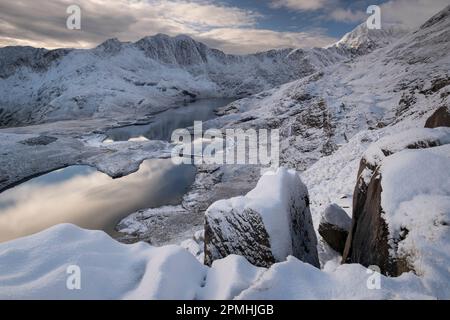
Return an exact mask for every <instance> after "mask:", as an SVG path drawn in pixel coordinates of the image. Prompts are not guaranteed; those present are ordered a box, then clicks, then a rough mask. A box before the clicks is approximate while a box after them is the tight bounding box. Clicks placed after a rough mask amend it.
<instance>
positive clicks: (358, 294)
mask: <svg viewBox="0 0 450 320" xmlns="http://www.w3.org/2000/svg"><path fill="white" fill-rule="evenodd" d="M370 276H371V274H368V272H367V269H366V268H364V267H362V266H361V265H356V264H353V265H342V266H339V267H338V268H337V269H336V270H334V271H328V272H324V271H320V270H318V269H316V268H314V267H313V266H311V265H309V264H306V263H303V262H301V261H299V260H297V259H296V258H294V257H290V258H289V259H288V260H287V261H286V262H281V263H278V264H276V265H274V266H273V267H272V268H270V269H269V270H268V271H266V272H265V273H264V274H263V275H262V277H261V278H260V279H259V280H258V281H256V282H255V283H253V285H252V286H251V287H249V288H248V289H246V290H244V291H243V292H242V293H241V294H240V295H239V296H238V297H237V299H243V300H267V299H271V300H284V299H292V300H311V299H323V300H336V299H346V300H347V299H358V300H368V299H371V300H375V299H433V298H435V297H433V296H430V295H428V294H427V290H426V288H425V287H424V285H423V284H422V283H421V282H420V280H419V279H418V277H417V276H415V275H413V274H410V273H409V274H404V275H402V276H401V277H399V278H395V279H393V278H390V279H389V278H386V277H384V276H381V275H380V277H381V283H380V284H381V289H380V290H377V289H369V288H370V287H368V286H367V281H368V280H369V277H370Z"/></svg>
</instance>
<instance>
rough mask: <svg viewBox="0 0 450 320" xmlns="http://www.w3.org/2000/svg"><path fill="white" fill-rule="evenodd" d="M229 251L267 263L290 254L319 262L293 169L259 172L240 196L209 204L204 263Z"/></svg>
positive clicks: (305, 204) (301, 189)
mask: <svg viewBox="0 0 450 320" xmlns="http://www.w3.org/2000/svg"><path fill="white" fill-rule="evenodd" d="M230 254H237V255H242V256H244V257H245V258H246V259H247V260H248V261H250V262H251V263H252V264H254V265H256V266H261V267H268V266H270V265H272V264H273V263H275V262H279V261H284V260H285V259H286V258H287V257H288V256H289V255H293V256H295V257H296V258H298V259H300V260H302V261H304V262H307V263H310V264H312V265H314V266H316V267H319V259H318V253H317V238H316V235H315V232H314V228H313V224H312V218H311V213H310V211H309V197H308V191H307V189H306V187H305V185H304V184H303V183H302V181H301V180H300V177H299V176H298V174H297V173H296V172H295V171H292V170H286V169H279V170H278V171H277V172H276V173H269V174H266V175H264V176H262V177H261V179H260V180H259V182H258V185H257V186H256V188H255V189H253V190H252V191H250V192H249V193H248V194H247V195H246V196H244V197H236V198H232V199H229V200H221V201H218V202H216V203H214V204H213V205H211V206H210V207H209V208H208V210H207V212H206V221H205V264H206V265H211V264H212V263H213V261H214V260H217V259H221V258H224V257H226V256H228V255H230Z"/></svg>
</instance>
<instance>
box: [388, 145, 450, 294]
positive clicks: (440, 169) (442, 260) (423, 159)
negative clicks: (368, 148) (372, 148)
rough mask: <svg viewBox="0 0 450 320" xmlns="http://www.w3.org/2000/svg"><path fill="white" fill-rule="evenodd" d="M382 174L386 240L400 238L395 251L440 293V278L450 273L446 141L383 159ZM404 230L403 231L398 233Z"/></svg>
mask: <svg viewBox="0 0 450 320" xmlns="http://www.w3.org/2000/svg"><path fill="white" fill-rule="evenodd" d="M381 176H382V179H381V184H382V189H383V191H382V197H381V206H382V208H383V210H384V218H385V219H386V222H387V224H388V228H389V233H390V235H391V237H392V239H391V240H392V241H394V240H396V239H399V238H400V237H401V236H403V237H405V239H404V240H401V241H400V242H399V243H398V248H397V252H396V254H397V255H400V256H406V257H407V258H408V262H409V263H410V264H412V266H413V267H414V270H415V271H416V272H417V273H418V274H419V275H421V276H423V277H424V278H426V279H427V285H429V286H434V287H436V288H438V290H439V291H440V292H441V295H443V294H444V293H445V292H448V291H449V290H450V284H449V282H448V281H443V280H442V279H448V278H449V276H450V270H449V269H448V266H449V265H450V232H449V223H450V144H447V145H444V146H440V147H434V148H429V149H421V150H404V151H401V152H399V153H396V154H394V155H392V156H390V157H387V158H386V159H385V160H383V162H382V164H381ZM405 229H406V230H407V234H406V235H405V234H404V232H403V234H401V233H402V231H403V230H405ZM394 243H395V242H394ZM394 248H396V247H395V246H394ZM394 253H395V252H394Z"/></svg>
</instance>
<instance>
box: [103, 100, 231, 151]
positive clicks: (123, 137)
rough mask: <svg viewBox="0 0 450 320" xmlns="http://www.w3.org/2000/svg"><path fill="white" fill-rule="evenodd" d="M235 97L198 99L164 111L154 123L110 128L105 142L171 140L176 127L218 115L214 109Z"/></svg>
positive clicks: (156, 117)
mask: <svg viewBox="0 0 450 320" xmlns="http://www.w3.org/2000/svg"><path fill="white" fill-rule="evenodd" d="M234 100H235V99H205V100H198V101H196V102H193V103H190V104H188V105H186V106H181V107H179V108H176V109H170V110H167V111H164V112H162V113H160V114H157V115H156V116H155V119H154V121H153V122H152V123H149V124H145V125H131V126H125V127H121V128H114V129H110V130H108V131H107V132H106V135H107V139H106V140H105V142H113V141H129V140H135V139H136V140H139V139H140V140H142V139H147V140H163V141H170V138H171V136H172V132H173V131H174V130H176V129H181V128H187V127H192V126H193V125H194V121H206V120H209V119H213V118H215V117H216V115H215V113H214V111H215V110H216V109H217V108H219V107H223V106H226V105H227V104H228V103H230V102H232V101H234Z"/></svg>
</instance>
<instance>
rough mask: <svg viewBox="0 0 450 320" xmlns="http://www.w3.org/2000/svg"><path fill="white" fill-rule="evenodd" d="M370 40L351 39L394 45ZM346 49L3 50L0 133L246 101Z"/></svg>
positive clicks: (170, 40) (346, 53)
mask: <svg viewBox="0 0 450 320" xmlns="http://www.w3.org/2000/svg"><path fill="white" fill-rule="evenodd" d="M371 33H372V32H364V35H365V36H366V37H362V36H357V35H355V36H352V37H350V36H349V38H352V39H355V40H354V41H358V48H362V47H365V48H369V47H370V48H373V47H374V46H381V45H384V44H386V43H388V42H389V41H390V40H386V39H391V38H392V34H391V33H382V34H381V35H379V36H377V39H379V41H378V42H377V43H373V42H370V43H369V42H368V43H366V44H364V43H365V41H366V38H367V39H369V40H370V39H372V37H367V35H369V34H371ZM357 34H358V35H359V34H360V32H357ZM344 43H350V40H345V41H344V42H342V43H341V44H339V45H336V46H332V47H329V48H326V49H324V48H313V49H280V50H271V51H267V52H262V53H256V54H251V55H245V56H237V55H229V54H225V53H223V52H221V51H219V50H216V49H211V48H209V47H207V46H206V45H204V44H202V43H200V42H197V41H195V40H193V39H191V38H190V37H188V36H177V37H169V36H166V35H162V34H158V35H155V36H152V37H145V38H143V39H141V40H139V41H137V42H135V43H124V42H120V41H118V40H117V39H110V40H107V41H105V42H104V43H102V44H100V45H99V46H98V47H96V48H94V49H90V50H76V49H58V50H51V51H49V50H46V49H36V48H31V47H5V48H0V91H1V92H2V93H3V94H2V96H1V97H0V126H14V125H17V124H27V123H41V122H46V121H55V120H62V119H77V118H86V117H92V116H95V117H110V116H114V115H115V114H124V113H132V114H146V113H149V112H154V111H158V110H159V109H160V108H167V107H169V106H170V105H171V104H172V103H174V102H176V101H183V100H190V99H193V98H195V97H202V98H205V97H244V96H248V95H252V94H255V93H258V92H261V91H263V90H268V89H271V88H274V87H276V86H279V85H281V84H284V83H287V82H290V81H293V80H296V79H299V78H302V77H304V76H307V75H310V74H312V73H314V72H317V71H319V70H322V69H323V68H326V67H329V66H331V65H333V64H336V63H337V62H341V61H343V60H346V59H348V58H349V57H351V56H352V55H353V51H354V46H353V45H351V46H346V45H344ZM124 111H126V112H124Z"/></svg>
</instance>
